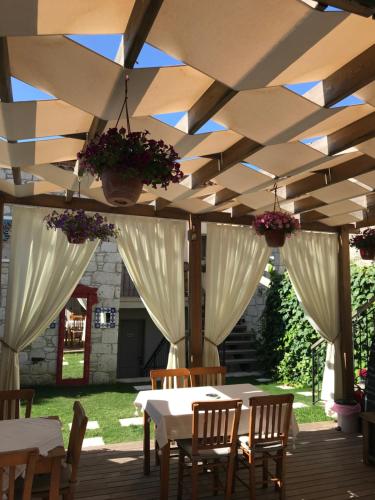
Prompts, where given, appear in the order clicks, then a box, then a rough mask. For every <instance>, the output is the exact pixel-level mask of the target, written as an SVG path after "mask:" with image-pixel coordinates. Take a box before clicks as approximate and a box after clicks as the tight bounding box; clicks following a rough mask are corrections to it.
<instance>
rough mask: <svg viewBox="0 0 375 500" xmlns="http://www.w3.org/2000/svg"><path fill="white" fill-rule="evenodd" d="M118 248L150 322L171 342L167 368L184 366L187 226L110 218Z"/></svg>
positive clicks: (165, 221)
mask: <svg viewBox="0 0 375 500" xmlns="http://www.w3.org/2000/svg"><path fill="white" fill-rule="evenodd" d="M112 220H113V222H114V223H115V224H116V225H117V226H118V227H119V229H120V232H121V235H120V236H119V237H118V239H117V244H118V248H119V251H120V254H121V257H122V259H123V261H124V264H125V266H126V269H127V270H128V272H129V274H130V277H131V279H132V280H133V282H134V284H135V286H136V288H137V291H138V293H139V295H140V297H141V299H142V301H143V303H144V305H145V307H146V309H147V311H148V313H149V314H150V316H151V318H152V320H153V322H154V323H155V325H156V326H157V327H158V329H159V330H160V331H161V333H162V334H163V335H164V337H165V338H166V339H167V340H168V341H169V342H170V344H171V346H170V350H169V356H168V368H182V367H184V366H185V293H184V248H185V238H186V223H185V222H184V221H177V220H171V219H157V218H150V217H135V216H124V215H119V216H113V217H112Z"/></svg>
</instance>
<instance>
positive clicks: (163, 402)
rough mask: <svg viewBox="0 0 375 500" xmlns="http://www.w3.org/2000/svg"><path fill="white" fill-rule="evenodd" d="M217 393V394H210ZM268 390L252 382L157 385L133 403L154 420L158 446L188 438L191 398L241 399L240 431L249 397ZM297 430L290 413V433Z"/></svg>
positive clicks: (245, 426) (246, 416)
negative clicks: (176, 385)
mask: <svg viewBox="0 0 375 500" xmlns="http://www.w3.org/2000/svg"><path fill="white" fill-rule="evenodd" d="M211 394H212V395H213V394H217V396H218V397H217V398H215V397H213V396H210V395H211ZM266 395H267V393H265V392H263V391H261V390H259V389H258V388H257V387H256V386H254V385H251V384H234V385H219V386H215V387H213V386H205V387H188V388H181V389H160V390H154V391H141V392H139V393H138V396H137V398H136V400H135V402H134V404H135V406H136V407H137V408H139V409H141V410H143V411H146V412H147V413H148V415H149V416H150V417H151V419H152V420H153V421H154V422H155V424H156V431H155V432H156V440H157V442H158V444H159V446H160V447H163V446H165V445H166V444H167V442H168V440H170V441H175V440H176V439H186V438H191V431H192V410H191V405H192V403H193V402H194V401H219V400H221V401H224V400H228V399H242V401H243V405H242V410H241V418H240V424H239V430H238V432H239V434H247V433H248V430H249V413H250V412H249V404H248V403H249V398H250V397H253V396H266ZM297 434H298V424H297V422H296V419H295V416H294V414H293V413H292V418H291V425H290V435H291V436H293V437H295V436H296V435H297Z"/></svg>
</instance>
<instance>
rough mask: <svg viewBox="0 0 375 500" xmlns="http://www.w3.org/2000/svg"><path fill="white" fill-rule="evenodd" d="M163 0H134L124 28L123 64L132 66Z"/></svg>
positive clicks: (127, 66) (126, 66)
mask: <svg viewBox="0 0 375 500" xmlns="http://www.w3.org/2000/svg"><path fill="white" fill-rule="evenodd" d="M162 3H163V0H136V2H135V4H134V7H133V10H132V13H131V15H130V18H129V22H128V25H127V27H126V29H125V35H126V44H125V47H124V66H125V68H133V67H134V65H135V63H136V62H137V58H138V56H139V53H140V52H141V50H142V47H143V45H144V43H145V41H146V38H147V36H148V34H149V32H150V30H151V28H152V25H153V23H154V21H155V19H156V16H157V15H158V12H159V10H160V7H161V6H162Z"/></svg>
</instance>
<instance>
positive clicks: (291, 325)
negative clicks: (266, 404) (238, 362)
mask: <svg viewBox="0 0 375 500" xmlns="http://www.w3.org/2000/svg"><path fill="white" fill-rule="evenodd" d="M269 273H270V279H271V282H270V287H269V289H268V291H267V299H266V306H265V308H264V311H263V314H262V317H261V327H260V328H261V332H260V333H261V335H260V337H259V347H258V356H259V358H260V360H261V363H262V366H264V369H265V371H267V372H268V373H269V374H270V375H271V376H272V377H273V378H274V379H275V380H279V381H281V382H283V383H285V384H292V385H309V384H311V346H312V344H313V343H314V342H316V341H317V340H318V339H319V338H320V335H319V334H318V333H317V332H316V331H315V330H314V328H313V327H312V326H311V325H310V323H309V322H308V321H307V319H306V318H305V315H304V312H303V310H302V307H301V306H300V304H299V303H298V300H297V297H296V294H295V293H294V290H293V286H292V284H291V282H290V279H289V276H288V273H287V272H285V273H283V274H280V273H278V272H276V271H275V270H274V269H273V268H271V269H269ZM351 280H352V305H353V309H357V308H358V307H359V306H361V305H363V304H364V303H366V302H367V301H369V300H370V299H371V298H372V297H374V296H375V266H368V267H361V266H358V265H352V267H351ZM370 328H371V327H370ZM371 334H373V328H372V329H371Z"/></svg>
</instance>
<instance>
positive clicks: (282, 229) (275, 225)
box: [253, 211, 301, 248]
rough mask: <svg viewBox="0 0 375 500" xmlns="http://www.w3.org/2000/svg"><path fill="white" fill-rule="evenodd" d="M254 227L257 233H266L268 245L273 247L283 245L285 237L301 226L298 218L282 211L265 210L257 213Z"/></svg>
mask: <svg viewBox="0 0 375 500" xmlns="http://www.w3.org/2000/svg"><path fill="white" fill-rule="evenodd" d="M253 227H254V229H255V231H256V233H257V234H260V235H262V236H263V235H264V237H265V238H266V241H267V245H268V246H269V247H272V248H277V247H282V246H283V245H284V243H285V238H286V237H287V236H288V237H290V236H291V235H292V234H293V233H295V232H296V231H298V230H299V229H300V228H301V226H300V223H299V220H298V219H296V218H295V217H293V215H291V214H288V213H286V212H282V211H279V212H276V211H272V212H264V213H263V214H261V215H257V216H256V217H255V220H254V222H253Z"/></svg>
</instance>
